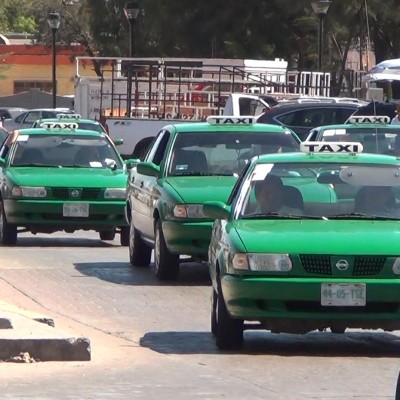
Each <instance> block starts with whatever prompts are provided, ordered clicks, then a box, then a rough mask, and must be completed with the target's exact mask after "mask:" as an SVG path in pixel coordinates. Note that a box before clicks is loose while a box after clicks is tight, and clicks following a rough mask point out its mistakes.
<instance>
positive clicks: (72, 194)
mask: <svg viewBox="0 0 400 400" xmlns="http://www.w3.org/2000/svg"><path fill="white" fill-rule="evenodd" d="M71 196H72V197H79V190H73V191H72V192H71Z"/></svg>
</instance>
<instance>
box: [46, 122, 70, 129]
mask: <svg viewBox="0 0 400 400" xmlns="http://www.w3.org/2000/svg"><path fill="white" fill-rule="evenodd" d="M40 127H41V128H45V129H72V130H74V129H78V124H77V123H76V122H43V123H41V124H40Z"/></svg>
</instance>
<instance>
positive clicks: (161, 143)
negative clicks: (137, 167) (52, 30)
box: [145, 129, 170, 165]
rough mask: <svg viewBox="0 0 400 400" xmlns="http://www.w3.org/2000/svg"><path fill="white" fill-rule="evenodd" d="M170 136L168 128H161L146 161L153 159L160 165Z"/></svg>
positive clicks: (152, 160)
mask: <svg viewBox="0 0 400 400" xmlns="http://www.w3.org/2000/svg"><path fill="white" fill-rule="evenodd" d="M169 137H170V133H169V132H168V131H167V130H165V129H163V130H161V131H160V132H159V134H158V135H157V137H156V139H155V141H154V144H153V146H152V148H151V150H150V151H149V152H148V153H147V156H146V159H145V161H151V162H153V163H154V164H156V165H160V163H161V161H162V159H163V157H164V153H165V149H166V147H167V143H168V140H169Z"/></svg>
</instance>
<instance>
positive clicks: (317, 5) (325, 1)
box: [311, 0, 331, 71]
mask: <svg viewBox="0 0 400 400" xmlns="http://www.w3.org/2000/svg"><path fill="white" fill-rule="evenodd" d="M330 5H331V1H330V0H316V1H312V2H311V7H312V9H313V11H314V13H315V14H317V16H318V18H319V28H318V71H321V68H322V37H323V27H324V18H325V15H326V13H327V12H328V9H329V6H330Z"/></svg>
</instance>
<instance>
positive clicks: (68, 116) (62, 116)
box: [57, 114, 82, 119]
mask: <svg viewBox="0 0 400 400" xmlns="http://www.w3.org/2000/svg"><path fill="white" fill-rule="evenodd" d="M57 118H58V119H81V118H82V116H81V114H57Z"/></svg>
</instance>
